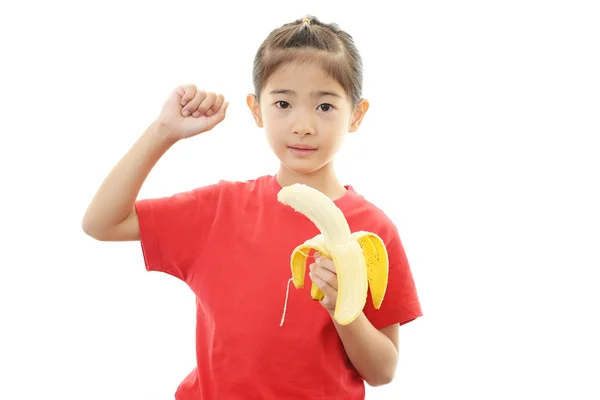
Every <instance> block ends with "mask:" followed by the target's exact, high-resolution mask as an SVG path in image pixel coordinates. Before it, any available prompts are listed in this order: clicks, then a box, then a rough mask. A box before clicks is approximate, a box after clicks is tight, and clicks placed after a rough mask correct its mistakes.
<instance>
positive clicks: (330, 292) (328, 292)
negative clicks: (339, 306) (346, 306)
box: [308, 272, 337, 299]
mask: <svg viewBox="0 0 600 400" xmlns="http://www.w3.org/2000/svg"><path fill="white" fill-rule="evenodd" d="M308 275H309V277H310V280H311V281H312V282H313V283H314V284H315V285H317V287H318V288H319V289H321V291H322V292H323V294H324V295H325V299H327V298H329V299H335V298H337V290H335V289H334V288H333V287H331V285H329V283H327V282H325V281H324V280H323V279H321V278H320V277H319V276H317V275H315V274H314V273H313V272H311V273H309V274H308Z"/></svg>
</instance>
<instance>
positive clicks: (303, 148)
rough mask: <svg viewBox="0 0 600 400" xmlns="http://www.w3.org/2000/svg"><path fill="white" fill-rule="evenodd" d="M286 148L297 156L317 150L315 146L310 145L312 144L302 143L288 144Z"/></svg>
mask: <svg viewBox="0 0 600 400" xmlns="http://www.w3.org/2000/svg"><path fill="white" fill-rule="evenodd" d="M288 149H289V150H290V151H291V152H292V153H294V154H295V155H297V156H306V155H309V154H312V153H314V152H315V151H316V150H317V148H316V147H312V146H308V145H304V144H297V145H292V146H288Z"/></svg>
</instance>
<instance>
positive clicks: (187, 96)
mask: <svg viewBox="0 0 600 400" xmlns="http://www.w3.org/2000/svg"><path fill="white" fill-rule="evenodd" d="M253 80H254V89H255V92H254V93H253V94H250V95H248V97H247V104H248V107H249V109H250V112H251V114H252V117H253V118H254V120H255V123H256V124H257V125H258V126H259V127H261V128H264V131H265V133H266V137H267V141H268V143H269V145H270V147H271V149H272V151H273V152H274V153H275V155H276V156H277V157H278V158H279V160H280V161H281V166H280V168H279V170H278V171H277V172H276V174H274V175H268V176H261V177H258V178H256V179H253V180H248V181H243V182H239V181H238V182H232V181H223V180H222V181H219V182H216V183H214V184H211V185H207V186H204V187H200V188H197V189H194V190H191V191H188V192H185V193H178V194H174V195H171V196H167V197H163V198H156V199H137V196H138V193H139V191H140V188H141V186H142V184H143V182H144V180H145V179H146V177H147V176H148V174H149V173H150V171H151V169H152V168H153V167H154V165H155V164H156V163H157V161H158V160H159V159H160V157H161V156H162V155H163V154H164V153H165V152H166V151H167V150H168V149H169V148H170V147H171V146H173V145H174V144H175V143H178V142H180V141H183V140H184V139H186V138H189V137H192V136H195V135H199V134H201V133H203V132H206V131H209V130H211V129H213V128H214V127H215V126H216V125H217V124H219V123H220V122H221V121H222V120H223V119H224V118H225V113H226V110H227V105H228V102H227V101H225V99H224V97H223V96H222V95H220V94H217V93H213V92H209V93H207V92H205V91H203V90H200V89H198V88H196V86H194V85H191V84H188V85H182V86H180V87H177V88H176V89H175V90H174V91H173V92H172V93H171V94H170V95H169V97H168V98H167V100H166V102H165V103H164V106H163V108H162V110H161V112H160V114H159V115H158V117H157V118H156V120H155V121H153V122H152V123H151V124H150V125H149V127H148V128H147V130H146V131H145V132H144V133H143V134H142V135H141V137H140V138H139V139H138V140H137V142H136V143H135V144H134V145H133V146H132V148H131V149H130V150H129V151H128V152H127V154H125V156H124V157H123V158H122V159H121V160H120V161H119V163H118V164H117V165H116V166H115V167H114V169H113V170H112V171H111V172H110V174H109V175H108V177H107V178H106V179H105V180H104V182H103V183H102V185H101V186H100V188H99V190H98V192H97V193H96V195H95V197H94V199H93V200H92V202H91V204H90V205H89V207H88V209H87V211H86V213H85V216H84V218H83V230H84V231H85V232H86V233H87V234H88V235H90V236H91V237H93V238H95V239H97V240H102V241H132V240H135V241H140V243H141V248H142V254H143V259H144V263H145V266H146V269H147V270H149V271H160V272H164V273H167V274H170V275H173V276H174V277H177V278H178V279H181V280H182V281H184V282H185V283H186V284H187V285H188V286H189V287H190V289H191V290H192V291H193V292H194V294H195V295H196V303H197V324H196V359H197V365H196V367H195V368H194V369H193V371H191V372H190V374H189V375H188V376H187V377H186V378H185V379H184V380H183V382H182V383H181V384H180V385H179V387H178V388H177V390H176V393H175V398H176V399H178V400H192V399H194V400H197V399H203V400H213V399H245V400H247V399H278V400H280V399H288V400H292V399H363V398H364V396H365V387H364V382H366V383H367V384H369V385H371V386H379V385H384V384H387V383H389V382H390V381H391V380H392V379H393V377H394V374H395V370H396V365H397V362H398V327H399V325H402V324H405V323H407V322H409V321H412V320H414V319H415V318H417V317H419V316H421V315H422V313H421V308H420V304H419V300H418V297H417V293H416V289H415V285H414V282H413V278H412V275H411V271H410V268H409V265H408V261H407V258H406V255H405V253H404V249H403V246H402V243H401V241H400V237H399V234H398V231H397V229H396V227H395V225H394V224H393V223H392V221H390V219H389V218H388V217H387V216H386V215H385V214H384V213H383V212H382V211H381V210H380V209H378V208H377V207H376V206H375V205H373V204H371V203H370V202H369V201H367V200H366V199H365V198H364V197H363V196H362V195H360V194H359V193H357V192H356V191H355V190H354V188H353V187H352V186H350V185H343V184H342V183H340V181H339V180H338V179H337V177H336V174H335V171H334V168H333V160H334V157H335V155H336V153H337V152H338V150H340V147H341V144H342V141H343V138H344V136H345V134H346V133H347V132H352V131H356V130H357V129H358V128H359V126H360V124H361V121H362V120H363V118H364V116H365V114H366V112H367V110H368V108H369V103H368V101H367V100H365V99H363V98H362V97H361V86H362V64H361V58H360V55H359V53H358V51H357V49H356V47H355V45H354V43H353V41H352V37H351V36H350V35H348V34H347V33H346V32H344V31H342V30H340V29H339V28H338V27H337V25H335V24H324V23H322V22H321V21H319V20H318V19H317V18H303V19H301V20H297V21H294V22H292V23H289V24H285V25H283V26H281V27H280V28H278V29H276V30H274V31H273V32H271V33H270V34H269V36H268V37H267V38H266V39H265V41H264V42H263V44H262V45H261V46H260V48H259V49H258V51H257V53H256V56H255V60H254V69H253ZM294 183H304V184H306V185H309V186H312V187H314V188H316V189H317V190H319V191H321V192H323V193H324V194H325V195H327V196H329V197H330V198H331V199H332V200H333V201H334V202H335V204H336V205H337V206H338V207H339V208H340V209H341V210H342V212H343V213H344V215H345V216H346V218H347V220H348V223H349V225H350V228H351V229H352V231H357V230H367V231H371V232H375V233H377V234H378V235H379V236H381V237H382V238H383V240H384V242H385V244H386V246H387V251H388V257H389V281H388V287H387V291H386V295H385V299H384V301H383V304H382V306H381V308H380V309H377V310H376V309H374V308H373V306H372V303H371V301H370V298H368V299H367V303H366V306H365V308H364V310H363V313H362V314H361V315H360V316H359V317H358V318H357V319H356V320H355V321H353V322H352V323H350V324H348V325H346V326H340V325H338V324H337V323H336V321H335V320H334V319H333V312H334V309H335V300H336V296H337V280H336V275H335V265H334V263H333V262H332V260H331V259H329V258H324V257H321V256H320V255H319V254H316V255H314V257H313V258H312V259H311V261H314V262H311V266H310V272H309V276H308V279H311V280H312V281H313V282H315V283H316V285H317V286H318V287H319V288H320V289H321V290H322V291H323V293H324V294H325V297H324V298H323V299H322V300H321V301H320V302H316V301H314V300H312V299H311V297H310V285H306V286H305V290H291V291H290V292H289V298H288V302H287V313H286V320H285V324H284V325H283V326H280V318H281V313H282V305H283V300H284V299H283V295H284V294H285V290H286V286H287V284H288V280H289V278H290V269H289V257H290V255H291V252H292V250H293V249H294V247H295V246H296V245H298V244H300V243H302V242H304V241H305V240H306V239H308V238H312V237H313V236H314V235H316V234H318V233H319V232H318V231H317V228H316V227H315V226H314V225H313V224H312V223H311V222H310V221H309V220H308V219H307V218H305V217H304V216H303V215H301V214H299V213H297V212H295V211H294V210H293V209H291V208H290V207H288V206H285V205H283V204H281V203H279V202H278V201H277V193H278V191H279V190H280V189H281V188H282V187H284V186H287V185H290V184H294ZM369 297H370V295H369Z"/></svg>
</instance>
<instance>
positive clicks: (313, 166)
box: [280, 159, 326, 175]
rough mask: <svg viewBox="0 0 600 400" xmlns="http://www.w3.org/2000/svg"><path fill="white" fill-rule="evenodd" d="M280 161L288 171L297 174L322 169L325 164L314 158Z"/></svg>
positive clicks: (306, 173) (305, 173) (310, 172)
mask: <svg viewBox="0 0 600 400" xmlns="http://www.w3.org/2000/svg"><path fill="white" fill-rule="evenodd" d="M280 161H281V163H282V164H283V165H284V166H285V167H286V168H287V169H289V170H290V171H293V172H296V173H299V174H304V175H308V174H312V173H315V172H317V171H319V170H320V169H322V168H323V167H324V166H325V165H326V164H322V163H319V162H316V161H314V160H281V159H280Z"/></svg>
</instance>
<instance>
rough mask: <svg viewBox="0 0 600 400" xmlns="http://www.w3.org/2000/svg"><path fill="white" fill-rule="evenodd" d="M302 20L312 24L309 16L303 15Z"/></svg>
mask: <svg viewBox="0 0 600 400" xmlns="http://www.w3.org/2000/svg"><path fill="white" fill-rule="evenodd" d="M302 21H303V22H306V23H308V24H309V25H310V19H308V18H306V17H303V18H302Z"/></svg>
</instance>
